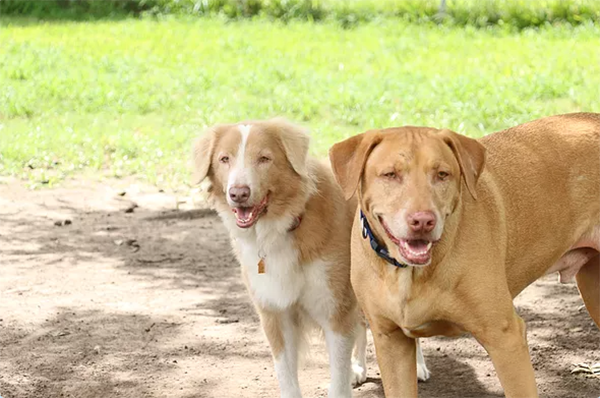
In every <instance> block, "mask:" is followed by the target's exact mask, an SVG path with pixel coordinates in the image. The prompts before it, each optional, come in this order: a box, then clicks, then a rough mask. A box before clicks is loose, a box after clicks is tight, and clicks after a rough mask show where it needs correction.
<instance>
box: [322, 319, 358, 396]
mask: <svg viewBox="0 0 600 398" xmlns="http://www.w3.org/2000/svg"><path fill="white" fill-rule="evenodd" d="M325 341H326V342H327V351H328V353H329V371H330V372H331V383H330V384H329V394H328V396H329V398H337V397H351V396H352V388H351V383H350V370H351V362H350V357H351V355H352V346H353V345H354V336H353V335H352V334H351V335H349V336H344V335H341V334H338V333H335V332H334V331H332V330H330V329H328V328H327V329H325Z"/></svg>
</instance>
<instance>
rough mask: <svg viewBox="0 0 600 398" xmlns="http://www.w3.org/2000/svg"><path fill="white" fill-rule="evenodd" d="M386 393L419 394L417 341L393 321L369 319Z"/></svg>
mask: <svg viewBox="0 0 600 398" xmlns="http://www.w3.org/2000/svg"><path fill="white" fill-rule="evenodd" d="M369 323H370V324H371V330H372V332H373V340H374V341H375V351H376V353H377V362H378V363H379V370H380V371H381V380H382V382H383V390H384V392H385V396H386V397H389V398H400V397H401V398H411V397H416V396H417V361H416V341H415V339H412V338H410V337H407V336H406V335H405V334H404V332H403V331H402V329H400V328H399V327H398V326H397V325H395V324H392V323H391V322H390V321H384V322H374V320H373V319H370V320H369Z"/></svg>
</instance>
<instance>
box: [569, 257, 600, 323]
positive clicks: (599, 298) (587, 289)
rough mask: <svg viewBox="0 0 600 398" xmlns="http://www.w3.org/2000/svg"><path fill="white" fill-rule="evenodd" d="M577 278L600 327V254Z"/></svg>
mask: <svg viewBox="0 0 600 398" xmlns="http://www.w3.org/2000/svg"><path fill="white" fill-rule="evenodd" d="M575 278H576V279H577V287H578V288H579V294H581V298H583V302H584V303H585V307H586V308H587V310H588V312H589V313H590V316H591V317H592V319H593V320H594V322H596V325H597V326H598V327H599V328H600V255H596V256H594V257H592V258H591V259H590V260H589V261H588V262H587V263H586V264H585V265H584V266H583V267H582V268H581V269H580V270H579V272H578V273H577V275H576V276H575Z"/></svg>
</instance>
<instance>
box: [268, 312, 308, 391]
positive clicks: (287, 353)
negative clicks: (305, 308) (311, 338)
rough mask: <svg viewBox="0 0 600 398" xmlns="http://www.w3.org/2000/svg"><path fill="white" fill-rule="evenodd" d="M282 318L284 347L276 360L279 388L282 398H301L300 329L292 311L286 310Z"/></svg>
mask: <svg viewBox="0 0 600 398" xmlns="http://www.w3.org/2000/svg"><path fill="white" fill-rule="evenodd" d="M281 320H282V322H281V323H282V325H281V326H282V332H283V344H284V349H283V351H282V352H281V353H280V354H279V356H278V357H277V358H275V360H274V361H275V373H276V374H277V380H278V381H279V390H280V391H281V397H282V398H301V397H302V393H301V392H300V385H299V383H298V346H299V341H298V340H299V338H300V336H299V331H298V330H297V329H296V328H295V326H294V324H293V321H292V314H291V311H289V310H288V311H284V312H283V313H282V317H281Z"/></svg>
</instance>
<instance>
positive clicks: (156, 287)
mask: <svg viewBox="0 0 600 398" xmlns="http://www.w3.org/2000/svg"><path fill="white" fill-rule="evenodd" d="M0 193H2V191H0ZM4 193H6V192H4ZM11 195H12V196H11ZM11 195H8V196H9V199H8V200H4V201H3V202H0V205H1V207H2V210H1V211H0V218H2V221H1V222H0V261H1V262H2V278H1V279H0V294H1V296H0V318H2V316H3V315H4V319H3V320H0V394H1V395H2V396H3V397H4V398H29V397H31V398H34V397H35V398H37V397H44V398H59V397H77V398H86V397H100V396H106V397H158V396H165V391H169V388H171V386H172V385H173V383H174V381H173V380H175V381H177V382H178V383H182V385H185V389H184V390H183V391H182V392H181V393H179V395H174V394H168V395H169V396H180V397H204V396H206V397H210V396H216V395H215V394H217V395H219V394H221V395H222V394H223V393H224V392H223V391H224V390H223V389H222V388H223V387H222V385H227V386H229V384H227V383H233V384H232V385H233V386H234V387H232V388H234V389H233V390H231V395H230V396H232V397H233V396H244V397H250V396H260V397H263V396H265V397H266V396H274V395H276V394H277V392H276V387H275V385H276V381H274V380H273V371H272V365H271V359H270V354H269V350H268V347H267V346H266V343H265V341H264V338H263V337H262V334H261V333H260V328H259V325H258V318H257V316H256V315H255V313H254V310H253V308H252V305H251V303H250V301H249V299H248V295H247V293H246V290H245V287H244V285H243V284H242V282H241V279H240V275H239V266H238V265H237V262H236V260H235V258H234V256H233V254H232V252H231V249H230V244H229V237H228V234H227V232H226V231H225V229H224V227H223V226H222V224H221V222H220V221H219V219H218V218H217V217H216V215H215V214H214V213H212V212H210V211H206V210H193V211H165V210H155V211H154V210H148V209H144V208H135V207H132V206H131V203H129V202H127V201H123V202H118V203H117V202H115V203H113V204H111V206H109V207H107V208H106V209H104V210H98V209H96V208H93V206H89V207H87V206H83V207H82V206H80V205H74V204H73V201H74V200H72V199H69V196H68V195H77V193H72V192H71V193H70V192H69V191H65V192H59V193H58V194H56V195H55V196H56V197H52V198H50V199H47V198H43V195H42V194H39V195H41V196H39V195H38V194H36V195H37V196H36V195H34V196H35V197H33V198H31V199H27V200H21V198H20V197H18V196H14V195H13V194H11ZM65 195H67V196H65ZM40 197H42V199H40ZM57 198H58V199H60V200H57ZM65 198H67V199H65ZM0 199H3V197H2V196H0ZM90 200H92V199H90ZM21 202H23V203H21ZM31 203H33V204H31ZM128 209H129V210H128ZM131 209H132V210H131ZM67 219H68V220H70V221H71V223H70V224H65V223H64V221H65V220H67ZM55 223H59V224H61V225H60V226H57V225H55ZM124 281H125V282H126V284H124V283H125V282H124ZM124 286H125V287H124ZM128 289H131V291H127V290H128ZM530 289H532V290H531V292H532V293H531V294H529V295H527V292H528V291H529V290H528V291H526V293H524V296H523V298H518V299H517V308H518V311H519V313H520V314H521V315H522V316H523V318H524V319H525V320H526V322H527V324H528V336H529V343H530V348H531V354H532V360H533V363H534V366H535V368H536V376H537V379H538V385H539V389H540V393H541V394H542V395H544V396H551V397H558V398H563V397H564V398H567V397H569V398H570V397H573V396H578V397H594V398H597V396H598V392H599V391H600V379H597V378H596V379H591V378H588V377H586V376H585V375H571V374H570V369H571V362H572V361H574V360H580V361H588V362H590V361H600V350H599V344H598V342H599V341H600V332H599V331H598V330H597V329H596V328H595V327H594V326H592V325H591V322H592V321H591V319H590V317H589V315H588V314H587V312H586V311H585V310H581V309H580V306H581V299H580V298H579V297H578V295H577V291H576V288H575V287H574V286H572V285H569V286H564V285H559V284H556V283H554V282H553V281H551V280H549V279H548V278H545V279H543V280H541V281H539V282H538V283H536V284H535V286H533V287H532V288H530ZM157 297H160V298H161V301H157ZM49 308H55V310H53V312H52V313H51V314H50V315H47V314H48V312H46V315H44V317H43V318H42V319H38V318H39V316H41V315H39V314H40V313H42V312H43V311H46V310H48V309H49ZM48 311H49V310H48ZM6 314H9V315H6ZM149 314H150V315H149ZM36 317H37V318H36ZM426 344H427V345H426V349H425V356H426V360H427V362H428V365H429V368H430V370H432V372H433V376H432V378H431V379H430V380H429V381H428V382H426V383H420V387H419V388H420V396H423V397H427V396H430V397H456V396H463V397H497V396H500V395H499V393H500V390H499V384H498V383H497V380H496V376H495V373H494V371H493V368H492V367H491V364H490V361H489V359H488V358H487V355H486V353H485V351H483V349H482V348H481V347H479V346H478V345H477V343H476V342H475V341H474V340H473V339H472V338H461V339H458V340H449V339H437V338H436V339H430V340H429V341H428V342H427V343H426ZM436 347H437V349H436ZM373 357H374V356H373ZM198 358H200V360H198ZM194 360H196V362H194ZM371 360H372V361H371V367H370V371H369V375H370V378H369V380H368V382H367V383H366V384H365V386H363V387H361V388H359V389H357V390H355V395H356V396H360V397H382V396H383V391H382V387H381V381H380V378H379V376H378V375H375V373H376V372H377V369H376V366H375V364H374V362H373V360H374V358H371ZM173 361H177V362H173ZM198 361H200V362H201V365H200V364H199V363H198ZM185 366H189V367H185ZM318 366H320V367H321V368H320V369H319V371H318V374H319V376H318V377H320V378H321V379H322V380H323V383H325V384H326V383H327V380H328V375H327V374H328V371H327V368H326V365H324V364H323V362H319V363H318ZM311 374H312V373H311ZM302 377H303V376H302V374H301V378H302ZM313 377H314V376H313ZM252 378H254V379H252ZM236 379H239V380H236ZM246 379H248V380H253V381H251V382H246ZM259 379H260V380H264V379H268V381H267V382H265V384H259V382H258V381H257V380H259ZM232 380H233V381H232ZM319 382H321V380H319ZM169 383H171V384H169ZM186 383H187V384H186ZM309 383H310V384H309ZM309 383H305V384H309V385H311V386H312V384H313V380H309ZM323 383H321V384H323ZM238 385H239V390H236V389H235V388H238V387H237V386H238ZM182 388H184V387H182ZM225 391H229V390H225ZM323 391H324V388H321V387H320V389H319V392H316V393H313V395H307V396H322V394H323ZM365 391H366V392H365Z"/></svg>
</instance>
